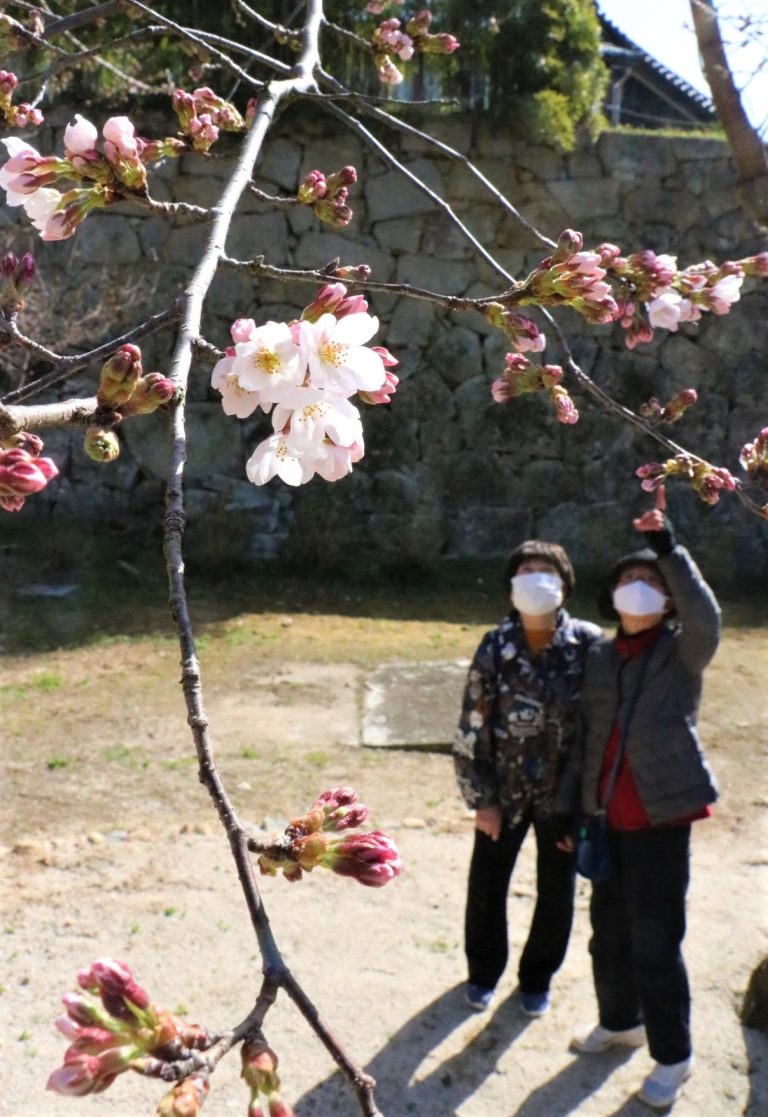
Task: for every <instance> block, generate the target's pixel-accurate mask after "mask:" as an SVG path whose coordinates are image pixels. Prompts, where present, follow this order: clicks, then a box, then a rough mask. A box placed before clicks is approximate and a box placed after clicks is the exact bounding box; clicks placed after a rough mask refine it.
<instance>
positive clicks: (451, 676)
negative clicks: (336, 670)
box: [362, 659, 470, 752]
mask: <svg viewBox="0 0 768 1117" xmlns="http://www.w3.org/2000/svg"><path fill="white" fill-rule="evenodd" d="M469 664H470V661H469V660H468V659H455V660H450V661H445V660H441V661H434V662H428V663H385V664H382V666H381V667H378V668H377V669H376V670H375V671H374V673H373V674H372V675H371V677H370V678H369V679H368V680H367V681H366V684H365V687H364V689H363V727H362V743H363V745H364V746H367V747H369V748H390V749H424V750H426V751H432V752H449V751H450V749H451V745H452V744H453V737H454V734H455V732H456V725H457V724H458V720H459V712H460V709H461V697H462V694H463V691H464V683H465V681H466V677H467V669H468V668H469Z"/></svg>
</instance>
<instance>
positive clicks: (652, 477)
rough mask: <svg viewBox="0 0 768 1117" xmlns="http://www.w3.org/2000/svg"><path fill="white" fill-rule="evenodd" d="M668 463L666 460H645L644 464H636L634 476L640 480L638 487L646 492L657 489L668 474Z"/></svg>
mask: <svg viewBox="0 0 768 1117" xmlns="http://www.w3.org/2000/svg"><path fill="white" fill-rule="evenodd" d="M668 464H669V463H667V462H665V463H662V462H647V463H646V464H645V465H641V466H638V468H637V469H636V470H635V476H636V477H640V478H641V480H642V484H641V486H640V487H641V488H642V489H644V490H645V492H648V493H652V492H653V491H654V490H655V489H658V487H659V485H661V484H662V482H663V481H664V480H665V479H666V477H667V475H668V469H667V466H668Z"/></svg>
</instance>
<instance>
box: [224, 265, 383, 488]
mask: <svg viewBox="0 0 768 1117" xmlns="http://www.w3.org/2000/svg"><path fill="white" fill-rule="evenodd" d="M378 328H379V321H378V318H374V317H372V316H371V315H370V314H368V303H367V302H366V300H365V299H364V297H363V296H362V295H347V289H346V287H345V286H344V284H343V283H330V284H327V285H326V286H325V287H323V288H321V290H320V291H319V292H318V294H317V296H316V298H315V299H314V300H313V301H312V303H310V305H309V306H308V307H307V308H306V310H305V311H304V312H303V314H302V317H301V319H299V320H297V321H294V322H290V323H285V322H266V323H265V324H264V325H263V326H257V325H256V323H255V322H254V321H253V319H252V318H239V319H238V320H237V321H236V322H234V323H233V324H232V328H231V333H232V341H233V345H231V346H230V347H229V348H228V349H227V350H226V355H225V356H224V357H222V358H221V360H220V361H218V363H217V364H216V366H215V368H214V370H213V374H212V376H211V384H212V386H213V387H214V388H215V389H216V390H217V391H219V392H220V393H221V402H222V406H223V408H224V411H225V413H226V414H227V415H235V416H237V417H238V418H239V419H245V418H247V417H248V416H249V415H251V414H253V412H254V411H255V410H256V409H257V408H258V407H260V408H261V409H262V410H263V411H265V412H267V413H269V412H270V410H272V407H273V405H275V406H274V410H272V429H273V431H274V434H272V435H270V437H269V438H266V439H265V440H264V441H263V442H262V443H260V445H259V446H257V448H256V450H255V451H254V453H253V454H252V455H251V457H250V459H249V460H248V463H247V465H246V474H247V476H248V479H249V480H250V481H252V482H253V483H254V484H255V485H263V484H265V483H266V482H267V481H270V480H271V479H272V478H273V477H275V476H278V477H280V478H282V480H283V481H285V482H286V484H288V485H302V484H304V483H305V482H307V481H309V480H310V478H312V477H313V476H314V475H315V474H316V473H317V474H319V476H321V477H323V478H324V479H325V480H326V481H337V480H339V478H341V477H345V476H346V475H347V474H348V473H349V472H350V471H351V470H352V466H353V465H354V463H355V462H358V461H359V460H360V459H361V458H362V456H363V451H364V444H363V427H362V423H361V421H360V412H359V411H358V410H357V408H356V407H354V406H353V404H351V403H350V402H349V397H351V396H353V395H358V396H359V397H360V398H361V399H362V400H363V401H364V402H366V403H377V404H378V403H387V402H389V398H390V396H391V395H392V393H393V392H394V391H395V388H396V387H397V383H398V381H397V377H396V376H395V375H394V373H392V372H391V371H390V369H391V368H393V367H394V366H395V365H396V364H397V360H396V359H395V358H394V357H393V356H392V355H391V354H390V353H389V352H388V351H387V350H386V349H385V348H383V347H382V346H370V347H369V346H367V345H366V344H365V343H366V342H367V341H369V340H370V338H371V337H372V336H373V334H374V333H375V332H376V330H377V329H378Z"/></svg>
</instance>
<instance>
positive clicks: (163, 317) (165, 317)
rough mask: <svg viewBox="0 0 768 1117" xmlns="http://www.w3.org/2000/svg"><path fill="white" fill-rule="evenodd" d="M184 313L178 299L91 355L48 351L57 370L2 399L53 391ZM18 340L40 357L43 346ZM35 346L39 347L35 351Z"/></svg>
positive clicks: (14, 400)
mask: <svg viewBox="0 0 768 1117" xmlns="http://www.w3.org/2000/svg"><path fill="white" fill-rule="evenodd" d="M180 313H181V303H180V301H179V300H176V301H175V302H174V303H173V304H172V305H171V306H169V307H167V308H166V309H165V310H161V311H160V312H159V313H158V314H153V315H152V317H151V318H147V320H146V321H145V322H142V323H141V325H139V326H135V327H134V328H133V329H132V330H128V331H127V332H126V333H124V334H123V335H122V336H121V337H116V338H111V339H110V340H109V341H105V342H104V343H103V344H102V345H97V346H96V348H95V349H89V350H88V352H87V353H78V354H77V355H74V356H71V357H60V356H59V355H58V354H56V353H51V352H50V350H45V353H48V354H50V355H49V356H46V357H43V359H44V360H52V361H54V362H55V364H56V367H55V368H53V369H51V371H50V372H47V373H45V375H44V376H39V377H38V378H37V380H30V382H29V383H28V384H25V385H24V386H23V387H21V388H16V389H15V390H14V391H12V392H8V393H7V394H6V395H5V396H4V397H3V399H2V403H5V404H11V403H18V402H20V401H21V400H23V399H28V398H29V397H30V396H33V395H36V394H37V393H38V392H42V391H43V390H44V389H45V388H50V387H51V386H52V385H53V384H58V383H59V381H61V380H66V379H67V378H68V377H70V376H73V375H74V373H76V372H79V371H80V369H83V368H85V367H86V366H87V365H90V364H93V363H95V362H96V361H105V360H106V359H107V357H110V356H111V355H112V354H113V353H114V352H115V350H116V349H119V348H120V346H121V345H126V344H128V343H129V342H134V341H139V340H140V339H141V338H142V337H146V336H147V335H148V334H153V333H155V331H156V330H161V329H163V328H164V327H165V326H168V325H170V324H171V323H172V322H175V321H176V319H177V318H178V317H179V315H180ZM13 336H14V340H15V342H16V344H17V345H20V346H21V347H22V348H24V349H30V351H31V352H34V353H35V354H36V355H40V350H42V349H43V347H42V346H36V343H35V342H32V341H31V340H30V339H29V338H25V337H24V335H23V334H21V333H19V332H18V331H16V332H15V333H14V335H13ZM32 346H36V347H35V348H32Z"/></svg>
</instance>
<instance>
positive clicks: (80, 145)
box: [64, 113, 99, 156]
mask: <svg viewBox="0 0 768 1117" xmlns="http://www.w3.org/2000/svg"><path fill="white" fill-rule="evenodd" d="M98 138H99V133H98V130H97V129H96V126H95V125H94V124H91V122H90V120H86V119H85V117H83V116H80V114H79V113H75V123H74V124H68V125H67V127H66V128H65V129H64V149H65V151H66V153H67V155H69V156H72V155H89V154H90V153H91V152H92V151H94V150H95V149H96V144H97V142H98Z"/></svg>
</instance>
